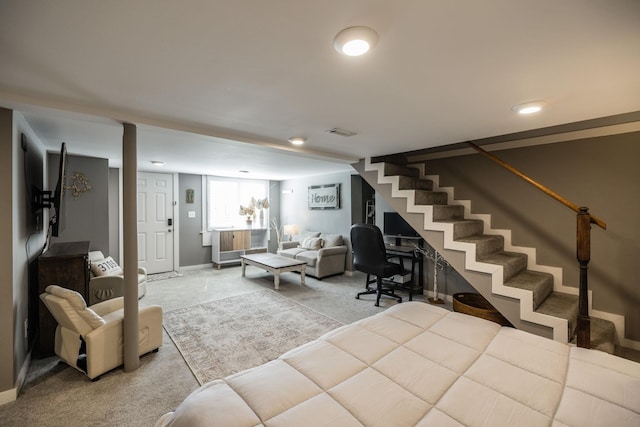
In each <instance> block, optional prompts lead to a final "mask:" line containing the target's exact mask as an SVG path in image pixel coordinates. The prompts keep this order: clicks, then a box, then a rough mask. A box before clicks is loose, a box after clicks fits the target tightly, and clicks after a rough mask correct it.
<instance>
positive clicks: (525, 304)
mask: <svg viewBox="0 0 640 427" xmlns="http://www.w3.org/2000/svg"><path fill="white" fill-rule="evenodd" d="M354 167H355V168H356V170H358V172H360V174H361V175H362V176H363V177H364V179H365V180H367V181H368V182H369V184H370V185H371V186H372V187H373V188H375V189H376V192H378V193H379V194H380V195H381V196H382V197H384V198H385V199H386V200H387V202H389V203H390V204H391V205H392V206H393V207H394V208H395V209H396V211H398V212H399V213H400V214H401V215H403V217H405V219H406V220H407V222H409V223H410V224H411V225H412V226H413V227H414V229H416V231H418V232H419V233H420V234H421V235H422V237H423V238H425V240H426V241H428V242H429V244H430V245H431V246H432V247H433V248H434V249H436V250H437V251H438V252H440V253H441V255H442V256H443V257H444V258H445V259H446V260H447V262H449V264H450V265H452V266H453V267H454V268H455V269H456V270H457V271H458V272H459V273H460V274H461V275H462V276H463V277H464V278H465V279H466V280H467V281H468V282H469V283H471V284H472V286H474V288H476V290H477V291H478V292H479V293H481V294H482V295H483V296H484V297H485V298H486V299H487V300H488V301H489V302H491V304H492V305H494V306H495V307H496V308H497V309H498V310H499V311H500V312H501V313H502V314H503V315H504V316H505V317H506V318H507V319H508V320H509V321H510V322H511V323H512V324H513V325H514V326H515V327H516V328H519V329H523V330H527V331H529V332H532V333H535V334H538V335H542V336H546V337H548V338H552V339H554V340H556V341H560V342H565V343H566V342H570V341H571V340H572V339H573V338H574V335H575V328H576V322H577V315H578V296H577V294H578V289H577V288H574V287H569V286H564V285H562V270H561V269H560V268H557V267H549V266H542V265H538V264H537V263H536V251H535V249H533V248H525V247H516V246H513V245H511V233H510V231H509V230H494V229H491V227H490V216H489V215H478V214H471V213H470V212H471V209H470V202H469V201H457V200H455V199H454V197H453V189H452V188H439V186H438V177H437V176H428V175H426V174H425V173H424V165H422V164H420V165H414V166H403V165H397V164H392V163H384V162H381V163H371V161H370V159H366V160H364V161H361V162H360V163H359V164H357V165H354ZM589 301H590V299H589ZM616 341H617V337H616V331H615V326H614V324H613V323H612V322H610V321H609V320H604V319H598V318H594V317H592V318H591V345H592V347H594V348H598V349H600V350H603V351H607V352H609V353H613V352H614V348H615V343H616Z"/></svg>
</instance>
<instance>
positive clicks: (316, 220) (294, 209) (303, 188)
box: [280, 172, 351, 236]
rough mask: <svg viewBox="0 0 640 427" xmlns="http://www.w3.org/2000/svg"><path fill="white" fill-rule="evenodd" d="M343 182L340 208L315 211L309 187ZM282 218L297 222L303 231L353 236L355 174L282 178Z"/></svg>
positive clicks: (282, 219)
mask: <svg viewBox="0 0 640 427" xmlns="http://www.w3.org/2000/svg"><path fill="white" fill-rule="evenodd" d="M324 184H340V209H327V210H312V209H309V207H308V204H307V190H308V187H309V186H312V185H324ZM280 187H281V190H282V191H283V192H286V191H288V190H292V191H293V192H292V193H288V194H282V197H281V200H280V219H281V223H280V224H281V225H282V224H297V225H298V228H299V230H300V232H303V231H306V230H310V231H321V232H324V233H339V234H343V235H345V236H348V235H349V229H350V227H351V173H349V172H341V173H335V174H329V175H320V176H312V177H307V178H300V179H296V180H286V181H282V183H281V185H280Z"/></svg>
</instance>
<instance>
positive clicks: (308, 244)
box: [300, 237, 322, 251]
mask: <svg viewBox="0 0 640 427" xmlns="http://www.w3.org/2000/svg"><path fill="white" fill-rule="evenodd" d="M300 247H301V248H302V249H308V250H310V251H317V250H320V248H322V239H321V238H319V237H307V238H306V239H304V240H303V241H302V244H301V245H300Z"/></svg>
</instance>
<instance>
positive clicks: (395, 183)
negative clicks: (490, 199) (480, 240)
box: [365, 158, 569, 343]
mask: <svg viewBox="0 0 640 427" xmlns="http://www.w3.org/2000/svg"><path fill="white" fill-rule="evenodd" d="M419 169H420V168H419ZM365 171H368V172H375V173H376V174H377V182H378V184H387V185H390V186H391V196H392V197H394V198H405V199H406V211H407V212H408V213H420V214H423V216H424V230H425V231H436V232H442V233H443V238H444V249H446V250H452V251H459V252H463V253H464V254H465V256H464V263H465V268H466V269H467V270H470V271H475V272H479V273H485V274H488V275H490V276H491V292H492V293H493V294H496V295H501V296H505V297H509V298H512V299H514V300H517V301H519V313H520V319H522V320H524V321H526V322H530V323H533V324H537V325H541V326H545V327H548V328H550V329H551V330H552V335H553V339H554V340H555V341H560V342H563V343H567V342H568V339H569V337H568V333H567V331H568V328H569V327H568V322H567V320H565V319H561V318H558V317H554V316H548V315H545V314H541V313H536V312H534V311H533V293H532V292H531V291H527V290H523V289H517V288H513V287H510V286H505V285H504V281H503V271H502V270H503V268H502V266H499V265H495V264H489V263H484V262H479V261H476V245H475V244H474V243H468V242H460V241H455V240H453V235H454V234H453V228H454V225H453V224H451V223H443V222H434V221H433V206H430V205H416V204H415V190H400V188H399V180H400V178H399V177H398V176H385V175H384V163H383V162H380V163H371V159H370V158H366V159H365ZM420 173H421V174H422V175H423V176H424V169H422V170H420ZM429 179H432V180H433V177H429ZM437 183H438V179H437V177H436V180H435V181H434V191H435V185H436V184H437ZM438 188H439V186H438ZM438 191H446V192H447V193H448V195H449V197H450V199H449V203H450V204H461V205H463V206H465V218H466V219H480V220H482V221H483V223H484V227H485V230H486V231H489V230H490V231H491V233H488V234H502V233H500V232H499V231H500V230H491V229H490V226H489V225H488V224H490V221H491V216H490V215H469V216H467V214H468V213H469V212H471V209H470V207H471V206H470V202H469V201H467V200H465V201H456V200H455V198H454V197H453V189H451V188H446V187H445V188H444V189H442V188H439V190H438ZM502 235H503V237H504V238H505V249H506V248H507V241H508V242H509V247H510V248H511V249H509V250H513V251H514V252H518V251H517V250H515V248H516V247H514V246H512V245H511V234H510V232H509V233H504V234H502ZM527 249H528V251H527V252H526V253H527V254H528V253H529V252H531V253H533V256H534V258H533V259H534V260H535V250H533V249H530V248H527ZM520 252H522V251H520ZM445 259H446V256H445ZM538 271H545V270H538ZM552 274H553V273H552ZM557 274H559V275H560V277H561V274H562V273H561V270H560V273H557V272H556V275H557ZM556 275H554V288H555V279H556ZM485 297H486V296H485ZM488 299H490V298H488Z"/></svg>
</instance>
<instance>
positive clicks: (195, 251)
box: [176, 173, 211, 267]
mask: <svg viewBox="0 0 640 427" xmlns="http://www.w3.org/2000/svg"><path fill="white" fill-rule="evenodd" d="M178 181H179V189H178V195H177V197H176V200H177V201H178V212H179V215H180V242H179V247H180V267H185V266H190V265H201V264H209V263H211V246H204V247H203V246H202V234H201V231H202V230H203V229H204V228H203V225H202V221H203V218H202V176H201V175H191V174H183V173H181V174H179V175H178ZM187 189H192V190H194V194H195V198H194V202H193V203H187V202H186V193H187ZM189 211H193V212H195V214H196V217H195V218H189V215H188V213H189Z"/></svg>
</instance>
